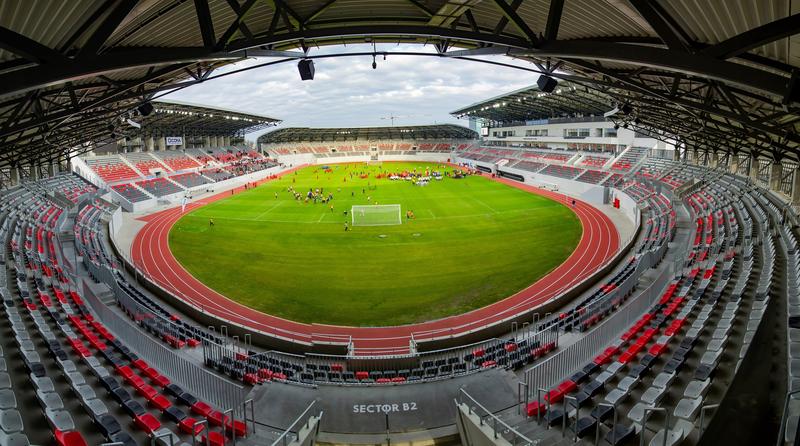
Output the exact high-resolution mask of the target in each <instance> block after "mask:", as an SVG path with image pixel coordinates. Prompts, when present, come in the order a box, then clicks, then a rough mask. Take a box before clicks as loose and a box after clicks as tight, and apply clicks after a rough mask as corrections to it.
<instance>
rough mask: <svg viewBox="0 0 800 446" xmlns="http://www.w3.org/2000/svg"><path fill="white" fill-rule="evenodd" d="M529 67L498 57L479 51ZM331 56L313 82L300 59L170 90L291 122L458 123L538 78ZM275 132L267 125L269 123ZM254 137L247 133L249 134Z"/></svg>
mask: <svg viewBox="0 0 800 446" xmlns="http://www.w3.org/2000/svg"><path fill="white" fill-rule="evenodd" d="M371 49H372V47H371V46H366V45H348V46H347V47H342V46H336V47H323V48H321V49H316V48H315V49H312V50H311V54H315V55H316V54H330V53H342V52H360V51H371ZM377 50H378V51H415V52H420V51H425V52H434V51H433V49H432V48H431V47H430V46H429V47H421V46H413V47H412V46H404V45H400V46H398V45H378V47H377ZM483 58H484V59H487V60H495V61H500V62H505V63H512V64H517V65H521V66H528V67H531V66H530V65H529V64H526V63H524V62H515V61H513V60H512V59H510V58H507V57H502V56H496V57H483ZM266 61H269V59H257V60H247V61H244V62H240V63H238V64H236V65H234V66H231V67H226V68H224V69H221V70H219V71H217V72H215V74H218V73H223V72H228V71H234V70H236V69H239V68H241V67H246V66H252V65H256V64H259V63H263V62H266ZM377 63H378V69H377V70H373V69H372V57H371V56H357V57H336V58H327V59H317V60H315V61H314V65H315V67H316V76H315V78H314V80H313V81H305V82H303V81H301V80H300V75H299V74H298V72H297V63H296V62H288V63H284V64H279V65H274V66H270V67H262V68H256V69H253V70H249V71H245V72H243V73H237V74H232V75H230V76H225V77H222V78H220V79H215V80H211V81H208V82H205V83H203V84H199V85H195V86H192V87H189V88H186V89H184V90H181V91H178V92H176V93H173V94H171V95H168V96H165V97H164V98H163V99H164V100H169V99H175V100H181V101H188V102H195V103H198V104H203V105H210V106H215V105H216V106H221V107H225V108H231V109H234V110H239V111H244V112H251V113H258V114H263V115H267V116H271V117H274V118H278V119H282V120H283V124H282V126H289V127H359V126H388V125H391V121H390V120H389V119H388V118H387V117H388V116H390V115H394V116H397V117H398V118H397V119H395V121H394V123H395V125H420V124H433V123H455V124H460V125H463V126H467V125H468V124H469V123H468V121H467V120H458V119H455V118H454V117H452V116H450V112H451V111H454V110H456V109H458V108H461V107H464V106H466V105H469V104H471V103H473V102H477V101H480V100H483V99H487V98H490V97H492V96H497V95H499V94H503V93H506V92H509V91H512V90H516V89H519V88H522V87H525V86H528V85H532V84H534V83H535V82H536V77H537V75H536V74H535V73H530V72H526V71H521V70H516V69H513V68H505V67H498V66H494V65H489V64H484V63H478V62H470V61H462V60H454V59H444V58H439V57H427V56H401V55H390V56H388V58H387V59H386V60H385V61H384V60H383V58H382V57H381V56H378V60H377ZM270 130H272V129H270ZM256 136H257V135H256V134H251V135H248V139H253V138H255V137H256Z"/></svg>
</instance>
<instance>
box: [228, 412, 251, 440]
mask: <svg viewBox="0 0 800 446" xmlns="http://www.w3.org/2000/svg"><path fill="white" fill-rule="evenodd" d="M225 431H226V432H228V435H232V434H231V433H232V432H236V438H243V437H246V436H247V425H246V424H244V421H240V420H233V423H232V424H231V420H230V417H228V419H226V420H225Z"/></svg>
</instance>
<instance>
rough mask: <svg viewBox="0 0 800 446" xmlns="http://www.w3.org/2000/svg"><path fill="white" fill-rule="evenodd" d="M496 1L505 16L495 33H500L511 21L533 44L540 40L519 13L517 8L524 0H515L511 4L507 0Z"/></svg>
mask: <svg viewBox="0 0 800 446" xmlns="http://www.w3.org/2000/svg"><path fill="white" fill-rule="evenodd" d="M494 3H495V4H496V5H497V6H498V7H499V8H500V11H502V13H503V18H501V19H500V21H499V22H498V23H497V27H496V28H495V30H494V33H495V34H500V33H501V32H503V29H505V27H506V24H507V23H508V22H509V21H511V22H512V23H513V24H514V26H516V27H517V29H519V30H520V32H522V34H524V35H525V37H526V38H527V40H528V41H529V42H530V43H531V44H532V45H536V43H538V42H539V38H538V37H537V36H536V33H534V32H533V30H531V28H530V27H529V26H528V24H527V23H525V21H524V20H522V17H520V16H519V14H517V9H518V8H519V7H520V5H521V4H522V0H514V1H513V2H512V3H511V5H509V4H508V3H506V1H505V0H494Z"/></svg>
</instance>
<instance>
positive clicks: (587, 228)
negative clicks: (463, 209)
mask: <svg viewBox="0 0 800 446" xmlns="http://www.w3.org/2000/svg"><path fill="white" fill-rule="evenodd" d="M300 167H304V166H300ZM300 167H297V168H296V169H299V168H300ZM293 170H295V169H292V170H290V171H287V172H284V173H283V174H282V175H285V174H286V173H289V172H292V171H293ZM494 180H495V181H499V182H501V183H504V184H507V185H509V186H511V187H516V188H517V189H522V190H525V191H528V192H531V193H534V194H537V195H542V196H545V197H549V198H551V199H554V200H556V201H559V202H561V203H565V204H566V205H567V206H569V205H570V203H569V201H570V200H571V198H569V197H566V196H564V195H561V194H558V193H555V192H551V191H547V190H544V189H540V188H537V187H533V186H529V185H527V184H524V183H518V182H516V181H512V180H507V179H504V178H495V179H494ZM266 181H269V180H266ZM238 190H242V189H241V188H240V189H237V191H238ZM230 195H231V192H230V191H228V192H223V193H220V194H217V195H214V196H211V197H208V198H205V199H202V200H198V201H196V202H194V203H190V204H188V205H187V206H186V207H187V211H189V210H193V209H196V208H198V207H201V206H204V205H206V204H209V203H211V202H214V201H217V200H220V199H222V198H225V197H227V196H230ZM573 211H574V212H575V214H576V215H577V216H578V218H579V219H580V221H581V224H582V226H583V233H582V235H581V239H580V241H579V242H578V246H577V247H576V248H575V251H574V252H573V253H572V254H571V255H570V256H569V257H568V258H567V260H565V261H564V263H562V264H561V265H559V266H558V267H557V268H555V269H554V270H553V271H552V272H550V273H549V274H547V275H546V276H544V277H542V278H541V279H539V280H538V281H536V282H535V283H533V284H532V285H530V286H529V287H527V288H525V289H524V290H521V291H519V292H518V293H516V294H514V295H512V296H509V297H507V298H505V299H503V300H501V301H498V302H495V303H493V304H490V305H487V306H485V307H483V308H479V309H477V310H473V311H470V312H468V313H464V314H460V315H456V316H450V317H447V318H443V319H437V320H433V321H429V322H422V323H418V324H411V325H401V326H392V327H343V326H332V325H321V324H305V323H299V322H294V321H289V320H286V319H282V318H279V317H276V316H272V315H269V314H265V313H261V312H259V311H256V310H253V309H252V308H248V307H246V306H244V305H241V304H239V303H237V302H234V301H232V300H230V299H228V298H227V297H225V296H223V295H222V294H219V293H217V292H216V291H214V290H212V289H211V288H209V287H207V286H206V285H204V284H203V283H201V282H200V281H199V280H197V279H196V278H194V277H193V276H192V275H191V274H190V273H189V272H188V271H186V270H185V269H184V268H183V267H182V266H181V264H180V263H179V262H178V261H177V260H176V259H175V257H174V256H173V255H172V252H171V251H170V248H169V231H170V228H172V225H173V224H175V222H176V221H178V219H180V218H181V216H182V215H183V214H182V212H181V208H180V206H178V207H175V208H172V209H167V210H164V211H160V212H157V213H154V214H151V215H148V216H145V217H142V218H141V219H140V220H142V221H145V222H146V224H145V225H144V226H143V227H142V229H141V230H140V231H139V233H138V234H136V237H135V238H134V240H133V245H132V247H131V255H132V257H133V262H134V264H135V265H136V266H137V267H138V268H139V269H140V270H142V271H143V272H144V273H145V275H147V276H148V277H149V278H150V279H151V280H152V281H153V282H155V283H157V284H159V285H160V286H161V287H162V288H164V289H166V290H167V291H169V292H171V293H172V294H173V295H175V296H178V297H179V298H181V299H183V300H184V301H186V302H188V303H189V304H191V305H193V306H194V307H196V308H199V309H201V310H202V311H204V312H206V313H208V314H211V315H214V316H216V317H217V318H219V319H222V320H225V321H226V322H228V323H233V324H238V325H241V326H244V327H246V328H248V329H250V330H253V331H260V332H263V333H266V334H269V335H271V336H276V337H279V338H283V339H290V340H293V341H298V342H304V343H337V344H341V343H347V342H348V341H350V340H352V342H353V345H354V347H355V351H356V353H357V354H361V355H392V354H404V353H408V351H409V341H410V340H411V339H412V335H413V338H414V339H415V340H416V341H418V342H419V341H420V340H424V339H432V338H438V337H447V336H457V335H459V334H464V333H467V332H471V331H474V330H477V329H480V328H483V327H485V326H487V325H492V324H495V323H499V322H501V321H503V320H505V319H509V318H511V317H513V316H515V315H517V314H519V313H523V312H528V311H530V310H532V309H534V308H536V307H538V306H540V305H542V304H544V303H546V302H548V301H550V300H551V299H553V298H554V297H556V296H558V295H560V294H561V293H562V292H563V291H565V290H567V289H569V288H572V287H573V286H575V285H578V284H579V283H581V282H582V281H584V280H586V279H587V278H588V277H590V276H591V275H592V273H594V272H595V271H596V270H597V269H599V268H601V267H602V266H605V265H606V264H607V263H608V262H610V261H611V260H612V259H613V257H614V256H615V255H616V253H617V251H618V250H619V243H620V240H619V233H618V232H617V229H616V228H615V227H614V225H613V223H612V222H611V220H610V219H609V218H608V217H607V216H606V215H605V214H603V212H601V211H600V210H598V209H596V208H594V207H593V206H591V205H589V204H587V203H585V202H582V201H580V200H577V202H576V205H575V207H574V208H573Z"/></svg>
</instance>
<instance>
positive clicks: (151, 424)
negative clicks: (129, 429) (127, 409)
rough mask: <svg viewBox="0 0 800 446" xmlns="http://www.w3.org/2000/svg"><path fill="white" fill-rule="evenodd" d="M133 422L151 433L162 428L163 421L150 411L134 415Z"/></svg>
mask: <svg viewBox="0 0 800 446" xmlns="http://www.w3.org/2000/svg"><path fill="white" fill-rule="evenodd" d="M133 423H134V424H135V425H136V427H138V428H139V429H141V430H143V431H145V432H147V433H148V434H151V435H152V434H153V432H155V431H157V430H159V429H161V423H160V422H159V421H158V420H157V419H156V417H154V416H153V415H152V414H150V413H145V414H144V415H140V416H137V417H134V418H133Z"/></svg>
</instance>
